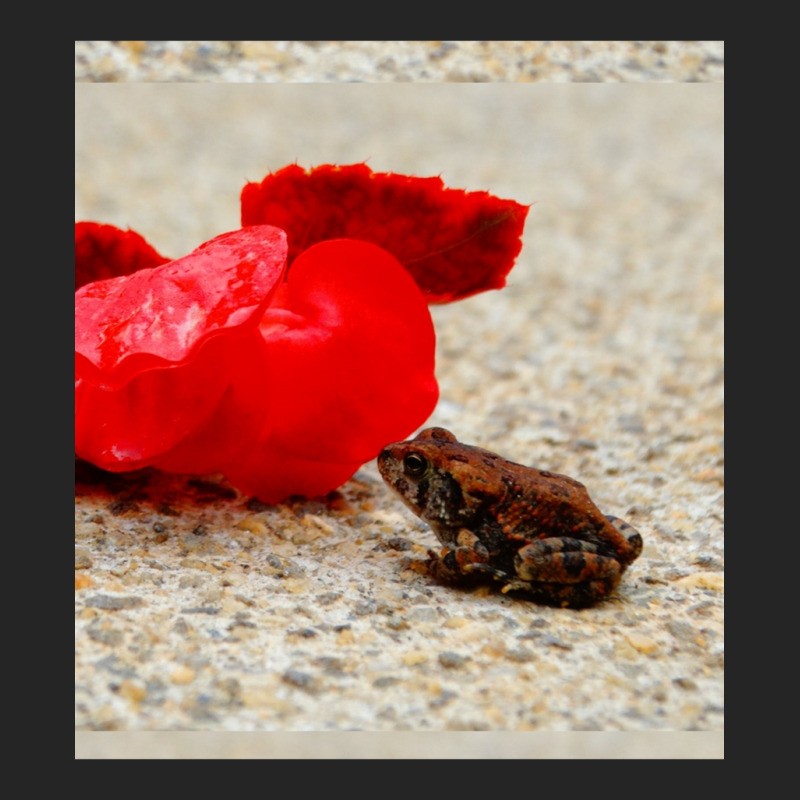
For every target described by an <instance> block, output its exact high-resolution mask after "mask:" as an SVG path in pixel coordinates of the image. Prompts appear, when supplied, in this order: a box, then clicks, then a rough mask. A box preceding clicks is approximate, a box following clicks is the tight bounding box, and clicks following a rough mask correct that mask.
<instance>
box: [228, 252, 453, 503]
mask: <svg viewBox="0 0 800 800" xmlns="http://www.w3.org/2000/svg"><path fill="white" fill-rule="evenodd" d="M261 333H262V335H263V337H264V341H265V343H266V345H267V352H268V369H269V371H270V372H271V374H272V376H273V381H274V383H273V385H272V387H271V389H270V392H269V415H268V422H267V424H266V425H265V427H264V429H263V430H262V432H261V433H260V435H259V436H258V438H257V441H256V442H247V443H246V446H245V447H244V448H243V450H242V452H240V453H239V454H238V455H237V458H236V460H235V462H233V463H230V464H228V465H226V466H225V467H224V468H223V472H225V474H226V475H227V477H228V479H229V480H230V481H231V482H232V483H233V484H234V485H235V486H237V488H239V489H241V490H243V491H245V492H248V493H251V494H255V495H257V496H258V497H260V498H261V499H262V500H266V501H277V500H281V499H284V498H285V497H287V496H288V495H289V494H305V495H317V494H323V493H325V492H327V491H330V490H331V489H334V488H336V487H337V486H339V485H340V484H341V483H343V482H344V481H345V480H346V479H347V478H349V477H350V476H351V475H352V474H353V472H355V470H356V469H357V468H358V467H359V466H360V465H361V464H363V463H364V462H366V461H368V460H370V459H371V458H374V457H375V456H376V455H377V454H378V452H379V451H380V449H381V448H382V447H383V446H384V445H385V444H386V443H387V442H390V441H396V440H398V439H402V438H404V437H406V436H407V435H408V434H409V433H411V432H412V431H413V430H415V429H416V428H417V427H419V426H420V425H422V424H423V423H424V422H425V420H426V419H427V418H428V416H429V415H430V414H431V412H432V411H433V408H434V406H435V405H436V400H437V398H438V386H437V384H436V379H435V377H434V357H435V334H434V330H433V323H432V320H431V316H430V312H429V311H428V308H427V304H426V303H425V301H424V299H423V297H422V294H421V293H420V291H419V288H418V287H417V286H416V284H415V282H414V281H413V280H412V279H411V277H410V276H409V275H408V273H407V272H406V271H405V270H404V269H403V267H402V266H401V265H400V264H399V263H398V262H397V260H396V259H395V258H394V257H393V256H392V255H391V254H390V253H387V252H386V251H385V250H382V249H381V248H379V247H376V246H375V245H371V244H369V243H367V242H362V241H354V240H332V241H325V242H322V243H320V244H317V245H315V246H314V247H311V248H309V249H308V250H306V251H305V252H304V253H302V254H301V255H300V256H299V257H298V258H297V260H296V261H295V263H294V264H293V266H292V269H291V270H290V272H289V276H288V280H287V282H286V283H285V284H284V285H283V286H282V287H281V290H280V292H279V293H278V294H276V296H275V298H274V301H273V303H272V305H271V306H270V308H269V309H268V310H267V312H266V314H265V315H264V319H263V321H262V323H261ZM262 400H263V398H262ZM253 401H255V398H253ZM245 406H246V402H243V407H245Z"/></svg>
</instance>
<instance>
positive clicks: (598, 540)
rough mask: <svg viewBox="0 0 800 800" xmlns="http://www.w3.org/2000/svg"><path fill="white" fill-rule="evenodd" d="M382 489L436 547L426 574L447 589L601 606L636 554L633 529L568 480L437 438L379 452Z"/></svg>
mask: <svg viewBox="0 0 800 800" xmlns="http://www.w3.org/2000/svg"><path fill="white" fill-rule="evenodd" d="M378 469H379V470H380V473H381V475H382V476H383V479H384V480H385V481H386V483H387V484H388V485H389V486H390V487H391V488H392V489H394V490H395V491H396V492H397V493H398V494H399V495H400V497H401V499H402V500H403V502H404V503H405V504H406V505H407V506H408V507H409V508H410V509H411V510H412V511H413V512H414V513H415V514H416V515H417V516H418V517H420V518H421V519H423V520H425V522H427V523H428V524H429V525H430V526H431V528H432V529H433V532H434V533H435V534H436V536H437V537H438V539H439V541H441V543H442V544H443V545H444V549H443V550H442V552H441V553H440V554H436V553H434V552H433V551H429V556H430V561H429V568H430V571H431V573H432V574H433V576H434V577H436V578H437V579H439V580H441V581H443V582H446V583H460V584H475V583H480V582H484V583H485V582H495V581H497V582H499V583H501V584H502V591H503V592H511V591H513V592H519V593H520V596H524V597H527V598H529V599H531V600H535V601H536V602H539V603H546V604H548V605H556V606H571V607H573V608H581V607H585V606H589V605H592V604H593V603H596V602H597V601H599V600H603V599H604V598H606V597H608V596H609V595H610V594H611V592H613V590H614V589H615V588H616V586H617V584H618V583H619V582H620V579H621V577H622V574H623V572H625V570H626V569H627V567H628V566H629V565H630V564H631V562H632V561H633V560H634V559H636V558H637V557H638V555H639V554H640V553H641V552H642V537H641V536H640V535H639V532H638V531H636V530H635V529H634V528H633V527H632V526H631V525H629V524H628V523H627V522H625V521H624V520H621V519H618V518H617V517H613V516H609V515H604V514H603V513H602V512H601V511H600V510H599V509H598V508H597V506H596V505H595V504H594V503H593V502H592V501H591V499H590V498H589V494H588V492H587V491H586V487H585V486H584V485H583V484H582V483H579V482H578V481H576V480H574V479H572V478H568V477H567V476H566V475H558V474H556V473H553V472H546V471H544V470H538V469H534V468H533V467H526V466H523V465H522V464H515V463H514V462H513V461H507V460H506V459H504V458H502V457H501V456H498V455H496V454H495V453H491V452H489V451H488V450H483V449H482V448H480V447H473V446H471V445H467V444H462V443H461V442H459V441H458V440H457V439H456V437H455V436H454V435H453V434H452V433H450V431H447V430H445V429H444V428H428V429H427V430H424V431H422V432H421V433H420V434H419V435H418V436H417V437H416V438H415V439H411V440H409V441H407V442H397V443H395V444H390V445H387V447H386V448H385V449H384V450H383V451H382V452H381V453H380V455H379V456H378Z"/></svg>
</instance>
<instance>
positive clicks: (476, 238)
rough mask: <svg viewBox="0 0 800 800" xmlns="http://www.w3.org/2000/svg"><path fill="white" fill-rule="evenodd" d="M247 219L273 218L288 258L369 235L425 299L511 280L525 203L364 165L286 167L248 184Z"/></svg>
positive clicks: (244, 214) (432, 300)
mask: <svg viewBox="0 0 800 800" xmlns="http://www.w3.org/2000/svg"><path fill="white" fill-rule="evenodd" d="M241 202H242V225H258V224H264V223H266V224H270V225H277V226H278V227H280V228H283V229H284V230H285V231H286V232H287V234H288V239H289V263H290V264H291V263H292V262H293V260H294V259H295V258H296V257H297V256H298V255H299V254H300V253H301V252H303V251H304V250H305V249H306V248H308V247H310V246H311V245H313V244H314V243H316V242H320V241H323V240H325V239H336V238H353V239H362V240H364V241H368V242H372V243H374V244H377V245H379V246H380V247H383V248H384V249H385V250H388V251H389V252H390V253H392V255H394V256H395V258H397V259H398V260H399V261H400V262H401V263H402V264H403V266H404V267H405V268H406V269H407V270H408V271H409V272H410V273H411V275H412V276H413V277H414V279H415V280H416V282H417V283H418V285H419V287H420V288H421V289H422V291H423V294H424V295H425V297H426V299H427V301H428V302H429V303H443V302H449V301H451V300H458V299H460V298H463V297H467V296H468V295H472V294H476V293H477V292H482V291H485V290H486V289H499V288H501V287H502V286H504V285H505V282H506V275H507V274H508V273H509V271H510V270H511V268H512V266H513V265H514V259H515V258H516V257H517V255H518V254H519V251H520V248H521V247H522V242H521V239H520V237H521V235H522V229H523V227H524V224H525V217H526V216H527V213H528V209H529V206H524V205H520V204H519V203H516V202H515V201H513V200H501V199H500V198H497V197H494V196H493V195H491V194H488V193H487V192H465V191H463V190H458V189H446V188H444V184H443V183H442V181H441V179H440V178H415V177H411V176H407V175H398V174H395V173H391V172H388V173H381V172H375V173H374V172H372V170H370V169H369V167H367V166H366V165H365V164H353V165H350V166H343V167H338V166H332V165H328V164H326V165H323V166H320V167H316V168H315V169H312V170H308V171H306V170H304V169H303V168H302V167H299V166H297V165H296V164H295V165H290V166H288V167H284V168H283V169H281V170H279V171H278V172H275V173H271V174H269V175H267V177H266V178H264V180H263V181H262V182H261V183H248V184H246V185H245V187H244V189H243V190H242V197H241Z"/></svg>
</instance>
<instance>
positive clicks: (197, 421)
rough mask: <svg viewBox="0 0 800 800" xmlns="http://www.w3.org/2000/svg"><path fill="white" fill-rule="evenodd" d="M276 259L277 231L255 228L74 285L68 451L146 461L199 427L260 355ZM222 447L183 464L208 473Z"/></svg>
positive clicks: (104, 459)
mask: <svg viewBox="0 0 800 800" xmlns="http://www.w3.org/2000/svg"><path fill="white" fill-rule="evenodd" d="M285 257H286V240H285V236H284V234H283V232H282V231H281V230H279V229H277V228H273V227H271V226H258V227H253V228H248V229H242V230H239V231H233V232H231V233H227V234H222V235H221V236H218V237H216V238H215V239H212V240H211V241H209V242H206V243H205V244H204V245H201V246H200V247H199V248H197V249H196V250H195V251H194V252H193V253H191V254H189V255H188V256H185V257H184V258H181V259H178V260H176V261H171V262H168V263H166V264H164V265H162V266H160V267H156V268H152V269H144V270H140V271H138V272H135V273H132V274H130V275H125V276H121V277H117V278H110V279H108V280H105V281H96V282H93V283H90V284H87V285H85V286H83V287H82V288H81V289H80V290H79V291H78V292H76V295H75V452H76V454H77V455H78V456H79V457H81V458H84V459H85V460H87V461H90V462H91V463H93V464H95V465H96V466H99V467H101V468H103V469H107V470H112V471H123V470H132V469H138V468H140V467H144V466H156V465H157V464H156V461H157V459H158V458H159V457H163V456H164V455H165V454H167V453H169V452H170V451H171V450H172V449H174V448H175V447H176V446H177V445H179V444H181V443H182V442H183V441H184V440H185V439H187V438H188V437H191V436H192V435H194V434H195V433H196V432H197V431H198V430H201V429H203V428H204V427H207V426H208V424H209V422H210V421H211V420H212V419H213V418H214V417H215V415H216V414H217V413H218V410H219V407H220V405H221V403H222V400H223V399H224V398H225V397H227V396H228V395H229V394H230V393H232V391H233V389H232V386H233V384H234V383H236V382H237V381H238V380H239V378H240V375H241V373H243V372H244V373H248V372H250V371H252V369H253V366H254V365H253V351H254V349H255V350H257V351H258V357H259V358H260V355H261V354H260V350H258V348H259V347H260V346H261V337H260V336H259V334H258V323H259V321H260V319H261V316H262V315H263V312H264V309H265V307H266V306H267V304H268V303H269V301H270V298H271V296H272V294H274V292H275V291H276V290H277V287H278V284H279V282H280V280H281V278H282V276H283V273H284V269H285ZM255 366H256V367H257V366H258V361H256V365H255ZM227 424H228V425H230V426H233V427H236V424H237V423H236V422H235V421H229V422H228V423H227ZM226 430H229V428H226ZM229 438H235V437H229ZM221 443H222V442H221ZM227 445H228V446H229V447H230V446H231V442H228V443H227ZM237 446H238V443H237ZM222 451H223V448H222V447H221V446H220V447H219V448H217V449H216V450H213V451H212V450H207V451H201V450H198V451H197V452H195V453H193V456H194V458H193V459H192V461H191V463H186V464H184V468H185V469H184V471H188V472H209V471H216V469H217V467H216V465H217V464H218V463H219V461H220V459H221V458H224V453H223V452H222Z"/></svg>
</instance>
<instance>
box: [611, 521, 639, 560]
mask: <svg viewBox="0 0 800 800" xmlns="http://www.w3.org/2000/svg"><path fill="white" fill-rule="evenodd" d="M606 519H607V520H608V521H609V522H610V523H611V524H612V525H613V526H614V527H615V528H616V529H617V530H618V531H619V532H620V533H621V534H622V535H623V536H624V537H625V540H626V541H627V542H628V544H629V545H630V546H631V547H632V548H633V550H634V552H635V554H636V555H635V556H634V558H635V557H636V556H638V555H639V553H641V552H642V535H641V534H640V533H639V531H637V530H636V528H634V527H633V525H631V524H630V522H626V521H625V520H624V519H620V518H619V517H615V516H614V515H613V514H606Z"/></svg>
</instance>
